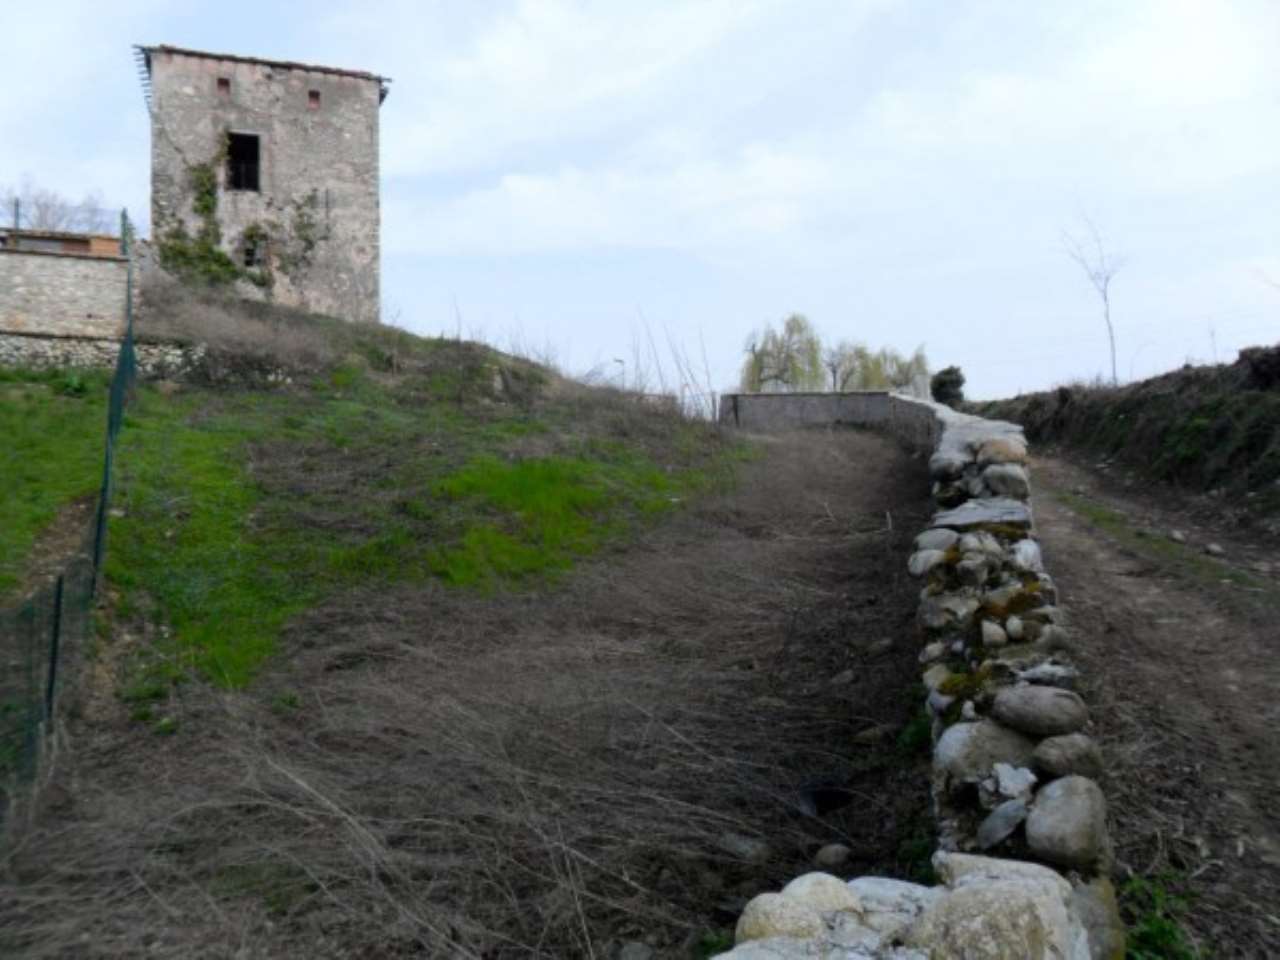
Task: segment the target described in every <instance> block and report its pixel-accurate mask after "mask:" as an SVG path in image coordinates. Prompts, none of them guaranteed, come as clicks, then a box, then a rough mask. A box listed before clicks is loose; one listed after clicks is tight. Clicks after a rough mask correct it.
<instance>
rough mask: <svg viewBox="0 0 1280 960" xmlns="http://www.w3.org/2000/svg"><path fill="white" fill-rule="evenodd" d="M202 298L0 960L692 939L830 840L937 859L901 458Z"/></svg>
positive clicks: (565, 952) (115, 541)
mask: <svg viewBox="0 0 1280 960" xmlns="http://www.w3.org/2000/svg"><path fill="white" fill-rule="evenodd" d="M158 302H159V301H158V300H157V299H155V298H153V299H152V300H151V301H150V305H151V308H152V309H153V310H154V309H155V308H156V304H157V303H158ZM185 309H187V308H186V307H184V306H183V305H182V304H178V305H177V309H173V310H166V311H165V313H164V315H163V316H164V321H165V324H166V325H167V329H166V330H165V331H164V335H165V336H179V337H182V336H187V337H188V338H189V339H191V340H193V341H194V340H200V341H201V342H205V341H207V342H209V343H210V349H209V353H208V355H207V357H206V361H205V362H204V365H203V367H202V370H203V371H204V375H205V380H206V381H208V382H185V383H183V384H180V385H179V384H173V383H166V382H160V383H152V384H142V385H141V386H140V387H139V389H138V393H137V396H136V397H135V398H134V400H133V402H132V404H131V405H130V407H129V412H128V418H127V422H126V425H125V429H124V431H123V432H122V434H121V439H120V447H119V448H118V456H117V468H118V473H117V499H116V501H115V503H114V505H113V506H114V508H115V513H114V515H113V516H112V519H111V526H110V531H109V541H108V551H107V571H106V574H107V581H106V586H107V589H106V591H105V592H104V595H103V600H104V603H103V606H102V609H101V610H100V611H99V614H100V617H99V623H98V630H99V635H98V637H97V640H96V642H95V643H94V644H92V650H91V652H90V660H89V663H88V664H86V667H87V669H85V670H84V671H82V672H80V678H81V679H82V680H83V686H82V688H81V690H80V691H79V694H80V695H79V696H78V697H77V705H78V707H79V712H78V713H76V714H74V715H73V716H72V718H71V720H70V722H69V725H68V735H69V736H70V737H71V738H72V739H73V741H74V742H75V743H76V744H77V750H76V753H75V756H74V757H71V758H69V759H68V760H67V761H65V762H60V763H59V764H58V765H57V766H56V768H54V769H52V770H51V772H50V775H51V778H52V782H51V785H50V786H49V787H48V790H47V792H46V793H45V795H44V796H45V797H46V798H49V799H48V800H47V801H46V802H42V803H40V804H39V805H38V806H37V808H36V809H35V810H34V811H33V816H32V817H31V819H30V820H29V821H24V827H23V829H24V837H23V842H22V843H21V844H20V845H18V849H16V850H15V851H14V852H13V854H12V857H11V859H10V869H9V872H8V874H6V877H0V897H2V898H3V899H4V900H5V901H6V903H7V904H8V905H9V908H8V910H7V920H6V923H5V924H3V925H2V926H3V930H0V952H5V953H6V955H7V954H8V953H12V954H14V955H19V954H20V955H23V956H31V957H54V956H65V955H67V954H68V953H69V952H70V953H75V952H76V951H77V950H82V949H83V945H84V944H86V943H88V944H91V945H92V950H93V951H94V953H95V955H98V956H135V955H139V954H140V953H146V954H148V955H150V956H168V957H191V956H201V955H213V954H215V953H216V954H218V955H221V954H223V953H226V952H228V951H231V952H234V951H235V950H238V949H240V950H242V949H243V947H244V944H246V943H247V944H251V945H252V948H253V949H254V950H255V951H257V952H258V953H261V954H262V955H270V956H296V957H307V958H314V957H339V956H342V957H346V956H410V955H424V956H459V957H481V956H483V957H490V958H495V960H498V958H506V957H512V958H514V957H529V956H541V957H567V956H613V955H617V953H618V952H619V946H620V944H621V943H622V942H624V941H629V940H630V941H635V940H640V941H644V942H648V943H649V944H650V945H652V947H653V948H654V949H655V950H656V952H657V954H658V955H662V956H668V955H689V956H699V955H706V954H707V953H709V952H714V951H715V950H716V949H717V948H719V947H723V946H726V945H727V944H728V943H729V942H730V941H729V938H730V936H731V927H732V923H733V922H734V920H735V919H736V917H737V915H738V913H739V912H740V910H741V907H742V904H743V903H745V902H746V900H747V899H749V898H750V897H751V896H752V895H754V894H755V893H757V892H760V891H761V890H763V889H770V888H776V887H778V886H780V885H781V884H782V883H783V882H785V880H786V879H789V878H790V877H792V876H794V875H796V874H797V873H800V872H803V871H804V870H806V869H808V867H809V865H810V864H811V863H812V858H813V856H814V854H815V852H816V851H817V850H818V848H820V847H821V846H823V845H825V844H830V843H842V844H844V845H845V846H847V847H848V848H849V849H848V854H847V855H848V857H849V861H848V867H847V868H848V869H849V871H850V872H875V873H887V874H891V875H903V876H922V874H921V873H920V871H922V870H924V869H927V856H928V852H929V850H930V849H931V847H932V844H931V842H930V838H929V833H928V831H929V829H930V824H931V820H930V817H929V812H928V800H927V776H926V768H927V763H928V758H927V752H925V753H920V752H919V750H918V746H919V744H920V742H921V741H920V740H919V737H918V736H916V734H918V733H919V730H920V729H921V728H919V725H918V720H917V721H916V722H915V723H914V725H912V724H911V721H912V718H913V716H915V714H916V705H917V704H918V698H917V697H915V696H912V695H911V694H910V692H909V690H910V688H911V686H912V685H913V684H914V683H915V682H916V677H917V672H918V665H917V663H916V658H915V656H914V652H913V650H912V649H911V648H910V645H893V644H885V643H884V640H885V639H887V638H891V637H894V636H899V635H901V634H902V633H903V631H905V630H906V629H907V627H908V625H909V624H910V623H911V621H912V617H913V611H914V606H915V588H914V586H913V584H912V582H911V581H910V580H909V579H908V578H907V577H906V576H905V575H903V574H893V573H892V572H891V573H890V574H888V575H886V572H885V571H886V569H888V570H890V571H895V570H898V569H899V568H900V566H901V564H900V563H896V562H888V561H891V560H892V558H893V557H897V556H899V555H900V554H901V553H902V551H904V550H905V549H906V548H907V543H908V540H909V535H908V534H907V533H906V531H909V530H912V529H915V528H916V527H918V526H919V524H920V523H922V522H924V517H925V515H926V511H927V502H926V500H925V498H924V496H923V490H921V489H920V487H919V486H918V485H917V484H915V483H914V482H912V478H913V477H914V476H915V472H916V467H917V466H918V464H913V463H912V462H911V461H910V460H909V459H908V458H907V457H905V456H904V455H902V454H901V452H900V451H898V450H896V448H895V447H893V445H892V444H890V443H889V442H888V441H885V440H883V439H881V438H875V437H869V436H863V435H858V434H854V433H842V434H835V435H825V434H808V433H806V434H801V435H797V436H795V437H790V438H783V439H775V440H771V441H769V442H767V443H761V444H759V445H758V446H757V447H755V448H753V450H752V451H751V453H752V456H751V457H750V458H747V457H745V456H744V451H743V449H742V448H741V447H740V446H739V445H738V443H737V442H736V441H734V440H732V439H729V438H726V437H724V436H722V435H721V434H720V433H719V432H718V431H716V430H715V429H714V428H712V427H710V426H709V425H706V424H700V423H691V422H688V421H686V420H684V419H682V418H681V417H680V416H679V415H678V414H677V413H676V412H675V410H674V408H670V409H668V408H661V407H654V406H652V405H649V404H647V403H641V402H638V401H637V399H636V398H635V397H633V396H628V395H625V394H621V393H618V392H615V391H607V390H587V389H585V388H581V387H578V386H576V385H574V384H570V383H566V382H564V381H562V380H560V379H559V378H557V377H556V376H555V375H554V374H551V373H549V372H548V371H545V370H542V369H540V368H537V367H535V366H533V365H531V364H528V363H523V362H521V361H517V360H512V359H511V358H508V357H503V356H501V355H499V354H496V353H494V352H493V351H490V350H487V349H485V348H483V347H479V346H476V345H473V344H461V343H456V342H451V341H430V340H420V339H417V338H412V337H408V336H407V335H403V334H400V333H397V332H395V331H388V330H380V329H372V328H359V327H347V326H334V327H333V328H332V330H328V329H327V328H326V325H325V324H324V323H323V322H322V321H312V320H308V319H305V318H298V317H293V316H291V315H289V314H287V313H282V312H280V311H269V310H265V309H260V308H257V307H254V308H250V309H249V311H248V313H249V314H250V316H249V319H248V320H246V318H245V316H244V314H243V313H241V314H237V313H236V312H235V311H234V310H230V309H229V308H226V307H225V306H224V305H220V304H218V303H216V302H212V303H209V304H207V305H203V304H202V305H198V309H194V308H193V309H192V311H191V313H190V314H189V315H184V314H183V312H182V311H183V310H185ZM159 319H160V316H158V315H156V314H152V315H150V316H148V317H147V318H146V320H147V321H148V323H146V324H144V328H143V330H142V333H143V334H144V336H145V335H155V336H160V335H161V334H160V333H159V332H158V330H157V325H156V321H158V320H159ZM249 321H252V322H249ZM184 324H186V325H188V326H189V327H190V328H191V331H192V332H190V333H184V332H183V331H182V330H181V327H182V325H184ZM308 324H311V325H310V326H308ZM201 329H203V331H204V336H201V335H200V330H201ZM318 333H324V334H325V335H324V336H323V337H320V338H317V336H316V335H317V334H318ZM330 333H331V334H332V335H331V336H330V335H329V334H330ZM282 369H283V370H284V371H285V372H286V373H287V376H288V377H289V381H290V382H282V381H281V379H280V378H281V372H282ZM233 384H234V385H233ZM96 402H100V400H94V399H93V396H92V392H91V394H90V395H88V396H87V399H86V400H85V403H96ZM94 419H95V427H97V428H99V429H100V427H101V419H100V418H96V417H95V418H94ZM747 459H749V460H751V461H752V462H746V463H744V462H742V461H744V460H747ZM92 473H93V471H90V475H91V476H92ZM730 479H732V481H733V482H728V481H729V480H730ZM686 506H687V508H685V507H686ZM886 513H889V514H890V517H891V519H890V520H886ZM904 725H906V726H911V732H908V733H905V734H904V733H901V731H902V730H903V727H904ZM157 734H163V736H157ZM855 736H856V737H858V741H857V742H858V748H857V749H856V750H849V749H848V744H849V743H850V742H851V739H852V738H853V737H855ZM898 743H901V746H899V745H898ZM913 744H914V745H915V746H914V747H913ZM60 798H61V799H60ZM13 877H20V878H21V882H17V883H13V882H10V879H11V878H13Z"/></svg>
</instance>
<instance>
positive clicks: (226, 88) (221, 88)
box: [218, 77, 231, 97]
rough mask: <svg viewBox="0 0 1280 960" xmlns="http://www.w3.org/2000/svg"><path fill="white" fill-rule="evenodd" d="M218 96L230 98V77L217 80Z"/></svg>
mask: <svg viewBox="0 0 1280 960" xmlns="http://www.w3.org/2000/svg"><path fill="white" fill-rule="evenodd" d="M218 96H220V97H229V96H231V78H230V77H219V78H218Z"/></svg>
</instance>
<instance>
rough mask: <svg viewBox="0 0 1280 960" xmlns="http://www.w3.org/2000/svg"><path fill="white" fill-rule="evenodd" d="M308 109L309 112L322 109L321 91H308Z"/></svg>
mask: <svg viewBox="0 0 1280 960" xmlns="http://www.w3.org/2000/svg"><path fill="white" fill-rule="evenodd" d="M307 109H308V110H319V109H320V91H319V90H308V91H307Z"/></svg>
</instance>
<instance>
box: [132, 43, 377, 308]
mask: <svg viewBox="0 0 1280 960" xmlns="http://www.w3.org/2000/svg"><path fill="white" fill-rule="evenodd" d="M219 78H225V79H227V80H229V81H230V91H229V93H228V94H226V95H224V94H222V93H219V92H218V87H217V82H218V79H219ZM151 83H152V124H151V217H152V235H153V236H152V239H153V240H155V241H162V240H163V239H164V236H165V233H166V231H168V230H171V229H172V228H173V227H174V225H175V224H178V223H181V224H183V225H184V226H185V228H186V230H187V232H188V233H189V234H192V235H194V234H196V233H198V232H199V230H200V227H201V219H200V217H199V216H198V215H197V214H196V212H195V211H194V210H193V209H192V200H193V194H192V191H191V183H190V176H189V171H190V169H191V168H192V167H193V166H196V165H199V164H205V163H211V162H212V163H214V166H215V168H216V172H217V177H218V208H217V214H216V216H217V221H218V225H219V226H220V227H221V234H222V239H221V245H222V247H223V249H225V250H226V251H227V252H228V253H229V254H230V255H231V256H232V257H233V258H234V259H235V260H236V262H237V263H243V262H244V261H243V257H244V244H245V235H246V230H249V229H250V228H255V229H265V230H266V232H267V233H268V234H269V236H270V241H269V243H268V247H269V250H270V267H271V270H270V273H271V280H272V282H271V285H270V286H269V287H268V288H264V289H259V288H257V287H254V286H253V285H251V284H248V283H243V282H242V283H240V284H239V286H240V287H241V288H242V292H244V293H245V294H246V295H252V296H269V297H270V298H272V299H274V300H276V301H278V302H280V303H285V304H288V305H291V306H297V307H301V308H303V309H307V310H312V311H315V312H318V313H326V314H331V315H333V316H336V317H341V318H344V319H348V320H353V321H358V322H365V323H376V322H377V321H378V316H379V304H378V296H379V209H378V176H379V174H378V108H379V103H380V97H381V84H380V83H379V81H378V80H377V79H376V78H366V77H356V76H347V75H341V74H337V73H329V72H320V71H314V70H307V69H303V68H301V67H295V68H285V67H283V66H274V65H269V64H264V63H255V62H243V61H237V60H223V59H216V58H211V57H200V56H191V55H188V54H182V53H179V52H174V51H167V50H164V49H157V50H155V51H153V52H152V53H151ZM312 90H314V91H317V92H318V93H319V95H320V105H319V107H318V109H311V108H310V106H309V105H308V96H309V93H310V91H312ZM227 132H233V133H248V134H256V135H257V136H258V137H259V138H260V140H259V144H260V164H261V168H260V176H259V182H260V188H261V189H260V191H258V192H253V191H246V190H228V189H226V187H227V171H226V165H225V162H223V161H222V160H221V159H220V155H221V152H222V149H223V143H224V138H225V135H226V134H227Z"/></svg>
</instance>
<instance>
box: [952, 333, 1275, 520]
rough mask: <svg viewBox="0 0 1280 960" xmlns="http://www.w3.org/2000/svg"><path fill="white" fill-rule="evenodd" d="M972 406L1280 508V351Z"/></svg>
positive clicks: (1042, 435) (1041, 433) (1044, 439)
mask: <svg viewBox="0 0 1280 960" xmlns="http://www.w3.org/2000/svg"><path fill="white" fill-rule="evenodd" d="M973 409H974V411H975V412H977V413H980V414H982V415H983V416H988V417H998V418H1001V419H1004V420H1013V421H1015V422H1017V423H1021V424H1022V425H1023V426H1024V427H1026V429H1027V435H1028V437H1029V438H1030V439H1031V440H1032V441H1033V442H1036V443H1064V444H1068V445H1071V446H1075V447H1078V448H1081V449H1084V450H1087V451H1089V452H1090V453H1094V454H1098V455H1101V456H1106V457H1114V458H1116V459H1117V460H1119V461H1122V462H1124V463H1125V464H1127V465H1129V466H1131V467H1133V468H1134V469H1135V470H1138V471H1140V472H1142V473H1145V474H1147V475H1148V476H1152V477H1155V478H1156V479H1159V480H1165V481H1170V482H1172V483H1175V484H1177V485H1180V486H1184V487H1188V488H1191V489H1195V490H1214V489H1219V488H1221V489H1223V490H1224V491H1226V492H1227V493H1229V494H1237V495H1238V494H1243V493H1253V494H1255V496H1254V497H1253V498H1252V505H1253V506H1254V507H1255V508H1256V509H1257V511H1258V512H1263V513H1274V512H1275V511H1277V510H1280V485H1278V481H1280V347H1272V348H1253V349H1250V350H1244V351H1241V353H1240V357H1239V359H1237V360H1236V362H1235V363H1233V364H1223V365H1219V366H1207V367H1190V366H1187V367H1183V368H1182V369H1181V370H1175V371H1173V372H1172V373H1167V374H1164V375H1162V376H1159V377H1153V378H1152V379H1150V380H1143V381H1141V382H1139V383H1133V384H1129V385H1127V386H1123V387H1105V386H1082V385H1072V386H1066V387H1059V388H1058V389H1057V390H1055V391H1050V392H1043V393H1033V394H1027V395H1025V396H1019V397H1015V398H1013V399H1011V400H998V401H994V402H990V403H981V404H975V405H973Z"/></svg>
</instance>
